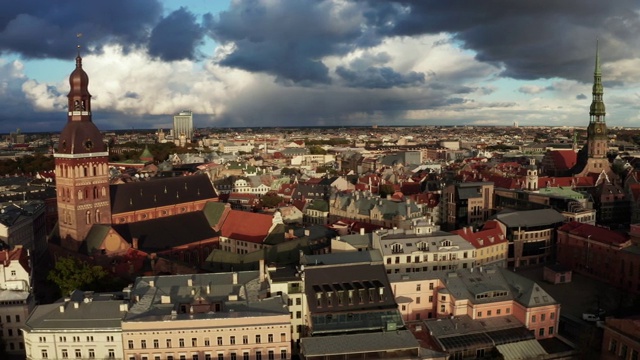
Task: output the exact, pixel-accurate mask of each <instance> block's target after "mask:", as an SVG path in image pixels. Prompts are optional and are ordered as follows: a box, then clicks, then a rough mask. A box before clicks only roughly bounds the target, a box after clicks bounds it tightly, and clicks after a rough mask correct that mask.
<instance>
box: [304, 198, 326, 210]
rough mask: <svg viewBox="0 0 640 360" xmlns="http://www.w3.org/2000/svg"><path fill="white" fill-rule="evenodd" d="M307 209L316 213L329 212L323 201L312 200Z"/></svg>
mask: <svg viewBox="0 0 640 360" xmlns="http://www.w3.org/2000/svg"><path fill="white" fill-rule="evenodd" d="M307 209H310V210H318V211H325V212H326V211H329V203H328V202H326V201H325V200H314V201H312V202H311V204H309V206H307Z"/></svg>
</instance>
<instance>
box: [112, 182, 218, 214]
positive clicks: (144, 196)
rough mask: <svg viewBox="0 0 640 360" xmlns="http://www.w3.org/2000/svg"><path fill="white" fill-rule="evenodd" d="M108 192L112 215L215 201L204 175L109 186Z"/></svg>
mask: <svg viewBox="0 0 640 360" xmlns="http://www.w3.org/2000/svg"><path fill="white" fill-rule="evenodd" d="M109 191H110V195H111V213H112V214H119V213H125V212H131V211H138V210H144V209H151V208H156V207H162V206H170V205H175V204H180V203H188V202H194V201H200V200H214V199H215V198H216V193H215V191H214V190H213V186H212V184H211V181H209V177H208V176H207V175H190V176H179V177H168V178H158V179H152V180H149V181H139V182H130V183H125V184H118V185H111V186H110V188H109Z"/></svg>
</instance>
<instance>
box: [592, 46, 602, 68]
mask: <svg viewBox="0 0 640 360" xmlns="http://www.w3.org/2000/svg"><path fill="white" fill-rule="evenodd" d="M593 73H594V74H595V75H602V72H600V50H599V49H598V40H596V69H595V71H594V72H593Z"/></svg>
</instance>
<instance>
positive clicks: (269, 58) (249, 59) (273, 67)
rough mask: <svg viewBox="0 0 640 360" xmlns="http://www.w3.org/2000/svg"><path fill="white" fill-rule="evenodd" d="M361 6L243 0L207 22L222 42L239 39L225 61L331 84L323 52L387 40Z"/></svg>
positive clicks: (310, 0) (293, 79) (339, 52)
mask: <svg viewBox="0 0 640 360" xmlns="http://www.w3.org/2000/svg"><path fill="white" fill-rule="evenodd" d="M361 10H362V9H361V4H355V3H353V4H347V5H345V6H339V5H337V4H335V3H333V2H332V1H328V0H324V1H318V0H296V1H282V2H271V3H265V2H263V1H259V0H240V1H236V2H233V3H232V5H231V8H230V9H229V10H228V11H225V12H222V13H220V15H219V18H218V19H214V18H213V17H208V21H207V22H206V23H207V26H208V28H209V30H210V36H211V37H213V38H214V39H216V41H218V42H219V43H222V44H226V43H234V44H235V48H234V49H233V50H232V51H231V52H230V53H229V54H227V55H226V56H225V57H224V59H222V60H221V62H220V64H221V65H224V66H229V67H235V68H239V69H244V70H248V71H259V72H265V73H268V74H272V75H274V76H276V77H277V78H279V79H280V80H282V81H286V80H289V81H291V82H294V83H299V84H304V83H306V82H308V83H329V82H330V77H329V69H328V68H327V66H326V65H325V64H324V63H323V62H322V61H321V59H322V58H323V57H325V56H329V55H342V54H346V53H347V52H349V51H351V50H354V49H357V48H360V47H368V46H373V45H376V44H378V43H379V42H380V40H381V39H380V37H379V36H378V35H377V34H376V33H375V31H376V28H375V27H369V26H367V24H366V23H365V24H363V18H362V11H361Z"/></svg>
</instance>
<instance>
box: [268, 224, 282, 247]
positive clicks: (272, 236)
mask: <svg viewBox="0 0 640 360" xmlns="http://www.w3.org/2000/svg"><path fill="white" fill-rule="evenodd" d="M284 241H285V239H284V224H278V225H276V226H275V227H274V228H273V230H271V232H270V233H269V235H267V238H266V239H264V241H263V243H264V244H266V245H277V244H280V243H283V242H284Z"/></svg>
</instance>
